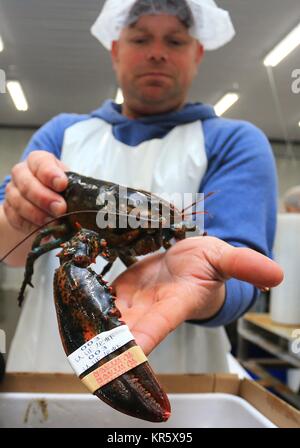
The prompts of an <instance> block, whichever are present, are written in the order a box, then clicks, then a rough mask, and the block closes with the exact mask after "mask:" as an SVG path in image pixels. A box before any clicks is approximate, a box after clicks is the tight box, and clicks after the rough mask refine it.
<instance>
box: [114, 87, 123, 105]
mask: <svg viewBox="0 0 300 448" xmlns="http://www.w3.org/2000/svg"><path fill="white" fill-rule="evenodd" d="M115 102H116V103H117V104H123V103H124V97H123V92H122V90H121V89H118V90H117V94H116V98H115Z"/></svg>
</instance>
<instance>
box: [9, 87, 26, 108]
mask: <svg viewBox="0 0 300 448" xmlns="http://www.w3.org/2000/svg"><path fill="white" fill-rule="evenodd" d="M6 85H7V90H8V91H9V94H10V96H11V99H12V100H13V102H14V105H15V106H16V108H17V109H18V110H20V111H26V110H28V103H27V101H26V98H25V95H24V92H23V89H22V86H21V84H20V83H19V81H7V83H6Z"/></svg>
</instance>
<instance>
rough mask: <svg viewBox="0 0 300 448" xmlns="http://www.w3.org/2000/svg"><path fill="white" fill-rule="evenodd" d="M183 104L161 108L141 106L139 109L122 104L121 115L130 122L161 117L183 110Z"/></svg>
mask: <svg viewBox="0 0 300 448" xmlns="http://www.w3.org/2000/svg"><path fill="white" fill-rule="evenodd" d="M184 104H185V101H183V102H180V103H179V104H176V105H172V106H171V105H170V106H169V107H166V106H165V107H163V106H162V105H157V106H153V105H151V106H147V105H142V106H140V107H132V106H131V107H130V106H129V105H128V104H127V103H126V102H124V103H123V104H122V106H121V113H122V115H124V116H125V117H127V118H129V119H131V120H136V119H138V118H143V117H149V116H152V115H163V114H169V113H171V112H177V111H179V110H180V109H182V108H183V106H184Z"/></svg>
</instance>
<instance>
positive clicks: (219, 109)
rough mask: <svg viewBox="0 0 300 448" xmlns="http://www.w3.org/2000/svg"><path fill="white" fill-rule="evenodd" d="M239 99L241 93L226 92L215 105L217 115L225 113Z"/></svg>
mask: <svg viewBox="0 0 300 448" xmlns="http://www.w3.org/2000/svg"><path fill="white" fill-rule="evenodd" d="M238 99H239V95H238V94H237V93H232V92H229V93H226V95H224V96H223V98H221V99H220V101H218V102H217V104H216V105H215V106H214V108H215V112H216V114H217V115H219V116H221V115H223V114H224V113H225V112H226V111H227V110H228V109H229V108H230V107H231V106H233V104H234V103H236V102H237V101H238Z"/></svg>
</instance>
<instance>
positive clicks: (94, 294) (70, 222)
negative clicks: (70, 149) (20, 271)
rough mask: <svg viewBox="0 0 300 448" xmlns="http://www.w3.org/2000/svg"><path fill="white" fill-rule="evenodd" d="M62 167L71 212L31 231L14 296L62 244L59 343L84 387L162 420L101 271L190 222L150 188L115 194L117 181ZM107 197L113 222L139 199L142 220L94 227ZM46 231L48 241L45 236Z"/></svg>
mask: <svg viewBox="0 0 300 448" xmlns="http://www.w3.org/2000/svg"><path fill="white" fill-rule="evenodd" d="M66 174H67V177H68V186H67V188H66V190H65V191H64V192H63V193H62V196H63V197H64V199H65V200H66V203H67V211H68V213H67V214H66V215H64V217H61V218H60V219H59V221H58V223H55V225H53V226H50V225H49V226H48V227H46V228H44V229H43V230H41V231H40V232H39V233H38V235H37V236H36V238H35V240H34V242H33V245H32V249H31V251H30V252H29V254H28V257H27V262H26V268H25V276H24V281H23V284H22V287H21V291H20V294H19V298H18V299H19V303H20V304H21V303H22V301H23V297H24V292H25V288H26V286H27V284H29V285H30V286H33V285H32V283H31V278H32V275H33V265H34V262H35V260H36V259H37V258H38V257H39V256H41V255H42V254H44V253H46V252H48V251H50V250H52V249H55V248H58V247H61V248H62V250H61V252H60V253H59V254H58V257H59V260H60V267H59V268H58V269H57V270H56V272H55V275H54V299H55V306H56V312H57V318H58V324H59V331H60V335H61V339H62V343H63V347H64V350H65V352H66V355H67V356H68V357H69V360H70V362H71V365H72V367H73V368H74V370H75V371H76V373H77V375H78V376H79V377H80V379H81V380H82V381H83V383H84V384H85V385H86V386H87V387H88V388H89V390H90V391H91V392H92V393H94V394H95V395H96V396H97V397H99V398H100V399H101V400H103V401H104V402H106V403H107V404H109V405H110V406H112V407H113V408H115V409H117V410H119V411H121V412H123V413H125V414H128V415H131V416H133V417H137V418H142V419H144V420H149V421H153V422H162V421H166V420H167V419H168V418H169V416H170V412H171V410H170V403H169V400H168V397H167V395H166V394H165V392H164V391H163V389H162V388H161V386H160V385H159V383H158V381H157V379H156V378H155V375H154V373H153V371H152V369H151V367H150V365H149V363H148V362H147V360H146V358H145V355H144V354H143V353H142V351H141V349H140V348H139V347H138V346H137V345H136V343H135V341H134V339H133V336H132V335H131V333H130V332H129V330H128V328H127V327H126V326H125V323H124V322H123V321H121V320H120V318H121V314H120V311H119V310H118V309H117V307H116V304H115V300H116V297H115V296H114V295H113V291H112V288H111V287H110V286H108V285H107V282H105V281H104V279H103V276H104V275H105V274H106V273H107V272H108V271H109V269H110V268H111V266H112V264H113V262H114V261H115V260H116V258H117V257H119V258H120V259H121V260H122V262H123V263H124V264H125V265H126V266H130V265H131V264H133V263H134V262H135V261H136V256H139V255H145V254H148V253H149V252H153V251H155V250H157V249H159V248H160V247H164V248H165V249H168V248H169V247H170V245H171V243H170V241H171V240H172V239H173V238H174V239H175V240H180V239H184V238H185V237H186V232H187V231H192V230H195V226H194V225H192V226H190V227H188V226H186V225H184V224H183V222H182V212H181V211H179V210H177V209H176V208H175V207H174V206H172V205H170V204H169V203H167V202H166V201H163V200H162V199H161V198H159V197H158V196H153V195H152V194H150V193H149V192H146V191H141V190H135V189H132V188H126V189H125V190H121V194H120V186H119V185H117V184H113V183H110V182H105V181H101V180H96V179H92V178H90V177H85V176H81V175H79V174H77V173H73V172H68V173H66ZM107 198H113V199H114V201H115V204H116V206H117V210H118V212H117V213H116V212H114V213H116V215H117V217H118V223H119V222H120V219H121V217H122V216H128V215H129V213H130V211H132V210H133V208H134V206H136V204H137V203H138V204H139V206H140V208H141V209H142V210H144V212H145V211H146V213H144V214H143V215H140V216H139V219H140V220H142V221H143V223H144V224H146V225H143V226H141V227H139V228H128V227H125V228H120V226H118V225H117V226H116V228H111V227H110V226H108V227H107V228H99V225H97V222H96V220H95V213H96V212H97V213H101V214H102V217H103V216H108V215H109V214H110V213H112V211H111V210H110V209H109V208H108V202H109V201H108V200H107ZM153 198H154V201H153ZM124 203H125V204H126V206H125V208H124ZM150 203H151V213H150V208H149V204H150ZM162 205H165V206H168V209H169V210H170V223H169V226H165V225H164V224H165V221H166V220H165V217H164V216H163V213H162ZM122 207H123V208H122ZM154 221H155V224H156V225H155V226H153V224H154ZM178 222H181V224H180V225H178ZM151 224H152V225H151ZM153 227H155V228H153ZM49 237H51V238H52V239H50V240H49ZM45 238H48V241H47V242H45V243H43V242H44V241H45ZM98 255H100V256H102V257H103V258H104V259H105V260H107V265H106V266H105V267H104V269H103V271H102V272H101V274H100V275H98V274H97V273H96V272H94V271H93V270H92V269H91V268H90V264H92V263H94V262H95V259H96V257H97V256H98ZM90 358H91V359H90ZM103 378H104V380H103Z"/></svg>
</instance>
